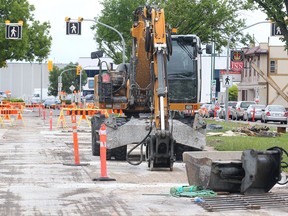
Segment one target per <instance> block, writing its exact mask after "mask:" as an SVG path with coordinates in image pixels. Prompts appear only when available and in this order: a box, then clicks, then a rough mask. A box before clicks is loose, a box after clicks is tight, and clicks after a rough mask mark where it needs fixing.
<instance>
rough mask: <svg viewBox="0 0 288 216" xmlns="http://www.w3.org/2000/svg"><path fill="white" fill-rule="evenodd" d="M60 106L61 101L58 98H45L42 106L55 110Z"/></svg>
mask: <svg viewBox="0 0 288 216" xmlns="http://www.w3.org/2000/svg"><path fill="white" fill-rule="evenodd" d="M60 104H61V101H60V100H59V99H58V98H47V99H46V100H45V101H44V103H43V105H44V107H45V108H51V109H56V108H58V106H59V105H60Z"/></svg>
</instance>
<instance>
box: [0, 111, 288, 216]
mask: <svg viewBox="0 0 288 216" xmlns="http://www.w3.org/2000/svg"><path fill="white" fill-rule="evenodd" d="M23 120H24V121H25V126H23V125H16V124H13V125H12V126H11V125H10V124H5V125H4V127H2V128H1V129H0V163H1V164H0V174H1V178H0V212H1V215H13V216H14V215H45V216H46V215H69V216H70V215H97V216H98V215H100V216H101V215H104V216H106V215H107V216H108V215H114V216H116V215H117V216H118V215H119V216H122V215H123V216H124V215H136V216H139V215H155V216H156V215H157V216H158V215H171V216H172V215H173V216H175V215H285V214H286V215H287V212H288V210H287V208H286V209H260V210H241V211H235V212H234V211H225V212H220V213H219V212H218V213H210V212H207V211H206V210H205V209H204V208H202V207H201V206H198V205H197V204H195V203H194V199H192V198H186V197H180V198H177V197H173V196H171V195H170V194H169V191H170V188H171V187H175V186H182V185H188V181H187V175H186V170H185V165H184V163H181V162H178V163H175V164H174V169H173V171H172V172H170V171H168V170H165V169H164V170H163V169H162V170H156V171H152V172H151V171H150V170H149V169H148V166H147V164H146V163H145V162H144V163H142V164H141V165H139V166H132V165H130V164H128V163H127V162H118V161H107V173H108V176H109V177H111V178H115V179H116V181H107V182H102V181H101V182H100V181H92V179H94V178H97V177H99V176H100V158H99V157H96V156H92V153H91V131H90V128H89V126H88V124H87V126H86V122H85V121H84V122H82V123H83V124H82V123H81V125H80V127H81V128H80V127H79V128H78V129H79V132H78V139H79V155H80V164H81V163H86V164H87V163H88V164H89V165H87V166H67V165H63V164H67V163H70V164H71V165H73V164H74V154H73V152H74V151H73V135H72V130H71V129H70V128H65V129H64V130H63V129H61V128H56V122H57V120H58V116H56V115H55V116H53V128H52V130H50V128H49V119H46V120H43V118H42V117H38V116H35V114H34V113H24V114H23ZM284 189H285V190H286V191H287V188H286V187H283V190H284ZM281 190H282V189H281Z"/></svg>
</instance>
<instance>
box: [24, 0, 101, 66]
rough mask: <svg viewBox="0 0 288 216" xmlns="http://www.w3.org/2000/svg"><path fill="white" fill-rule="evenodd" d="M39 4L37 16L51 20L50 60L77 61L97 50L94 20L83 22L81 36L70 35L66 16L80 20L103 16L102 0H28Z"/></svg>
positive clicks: (44, 19) (41, 19) (42, 20)
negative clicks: (101, 14)
mask: <svg viewBox="0 0 288 216" xmlns="http://www.w3.org/2000/svg"><path fill="white" fill-rule="evenodd" d="M28 2H29V4H32V5H34V6H35V11H34V12H33V14H34V16H35V19H36V20H39V21H40V22H45V21H49V22H50V24H51V29H50V35H51V36H52V46H51V51H50V56H49V60H52V61H53V63H69V62H73V63H76V62H77V61H78V59H79V57H90V53H91V52H93V51H95V50H96V49H97V44H96V42H95V40H93V37H94V33H93V31H92V30H91V29H90V27H91V26H92V25H94V24H95V23H94V22H91V21H83V22H82V24H81V25H82V27H81V31H82V34H81V35H66V22H65V17H70V18H71V19H75V20H77V19H78V17H83V18H84V19H94V17H97V16H99V14H100V12H101V9H102V5H100V4H99V1H98V0H81V1H80V0H28Z"/></svg>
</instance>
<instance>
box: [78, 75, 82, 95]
mask: <svg viewBox="0 0 288 216" xmlns="http://www.w3.org/2000/svg"><path fill="white" fill-rule="evenodd" d="M81 77H82V69H81V70H80V77H79V90H80V97H81V94H82V89H81Z"/></svg>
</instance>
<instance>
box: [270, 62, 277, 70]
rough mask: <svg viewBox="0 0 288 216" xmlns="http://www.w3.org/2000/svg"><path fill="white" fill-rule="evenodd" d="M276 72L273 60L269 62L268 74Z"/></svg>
mask: <svg viewBox="0 0 288 216" xmlns="http://www.w3.org/2000/svg"><path fill="white" fill-rule="evenodd" d="M276 72H277V64H276V61H275V60H270V73H276Z"/></svg>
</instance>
